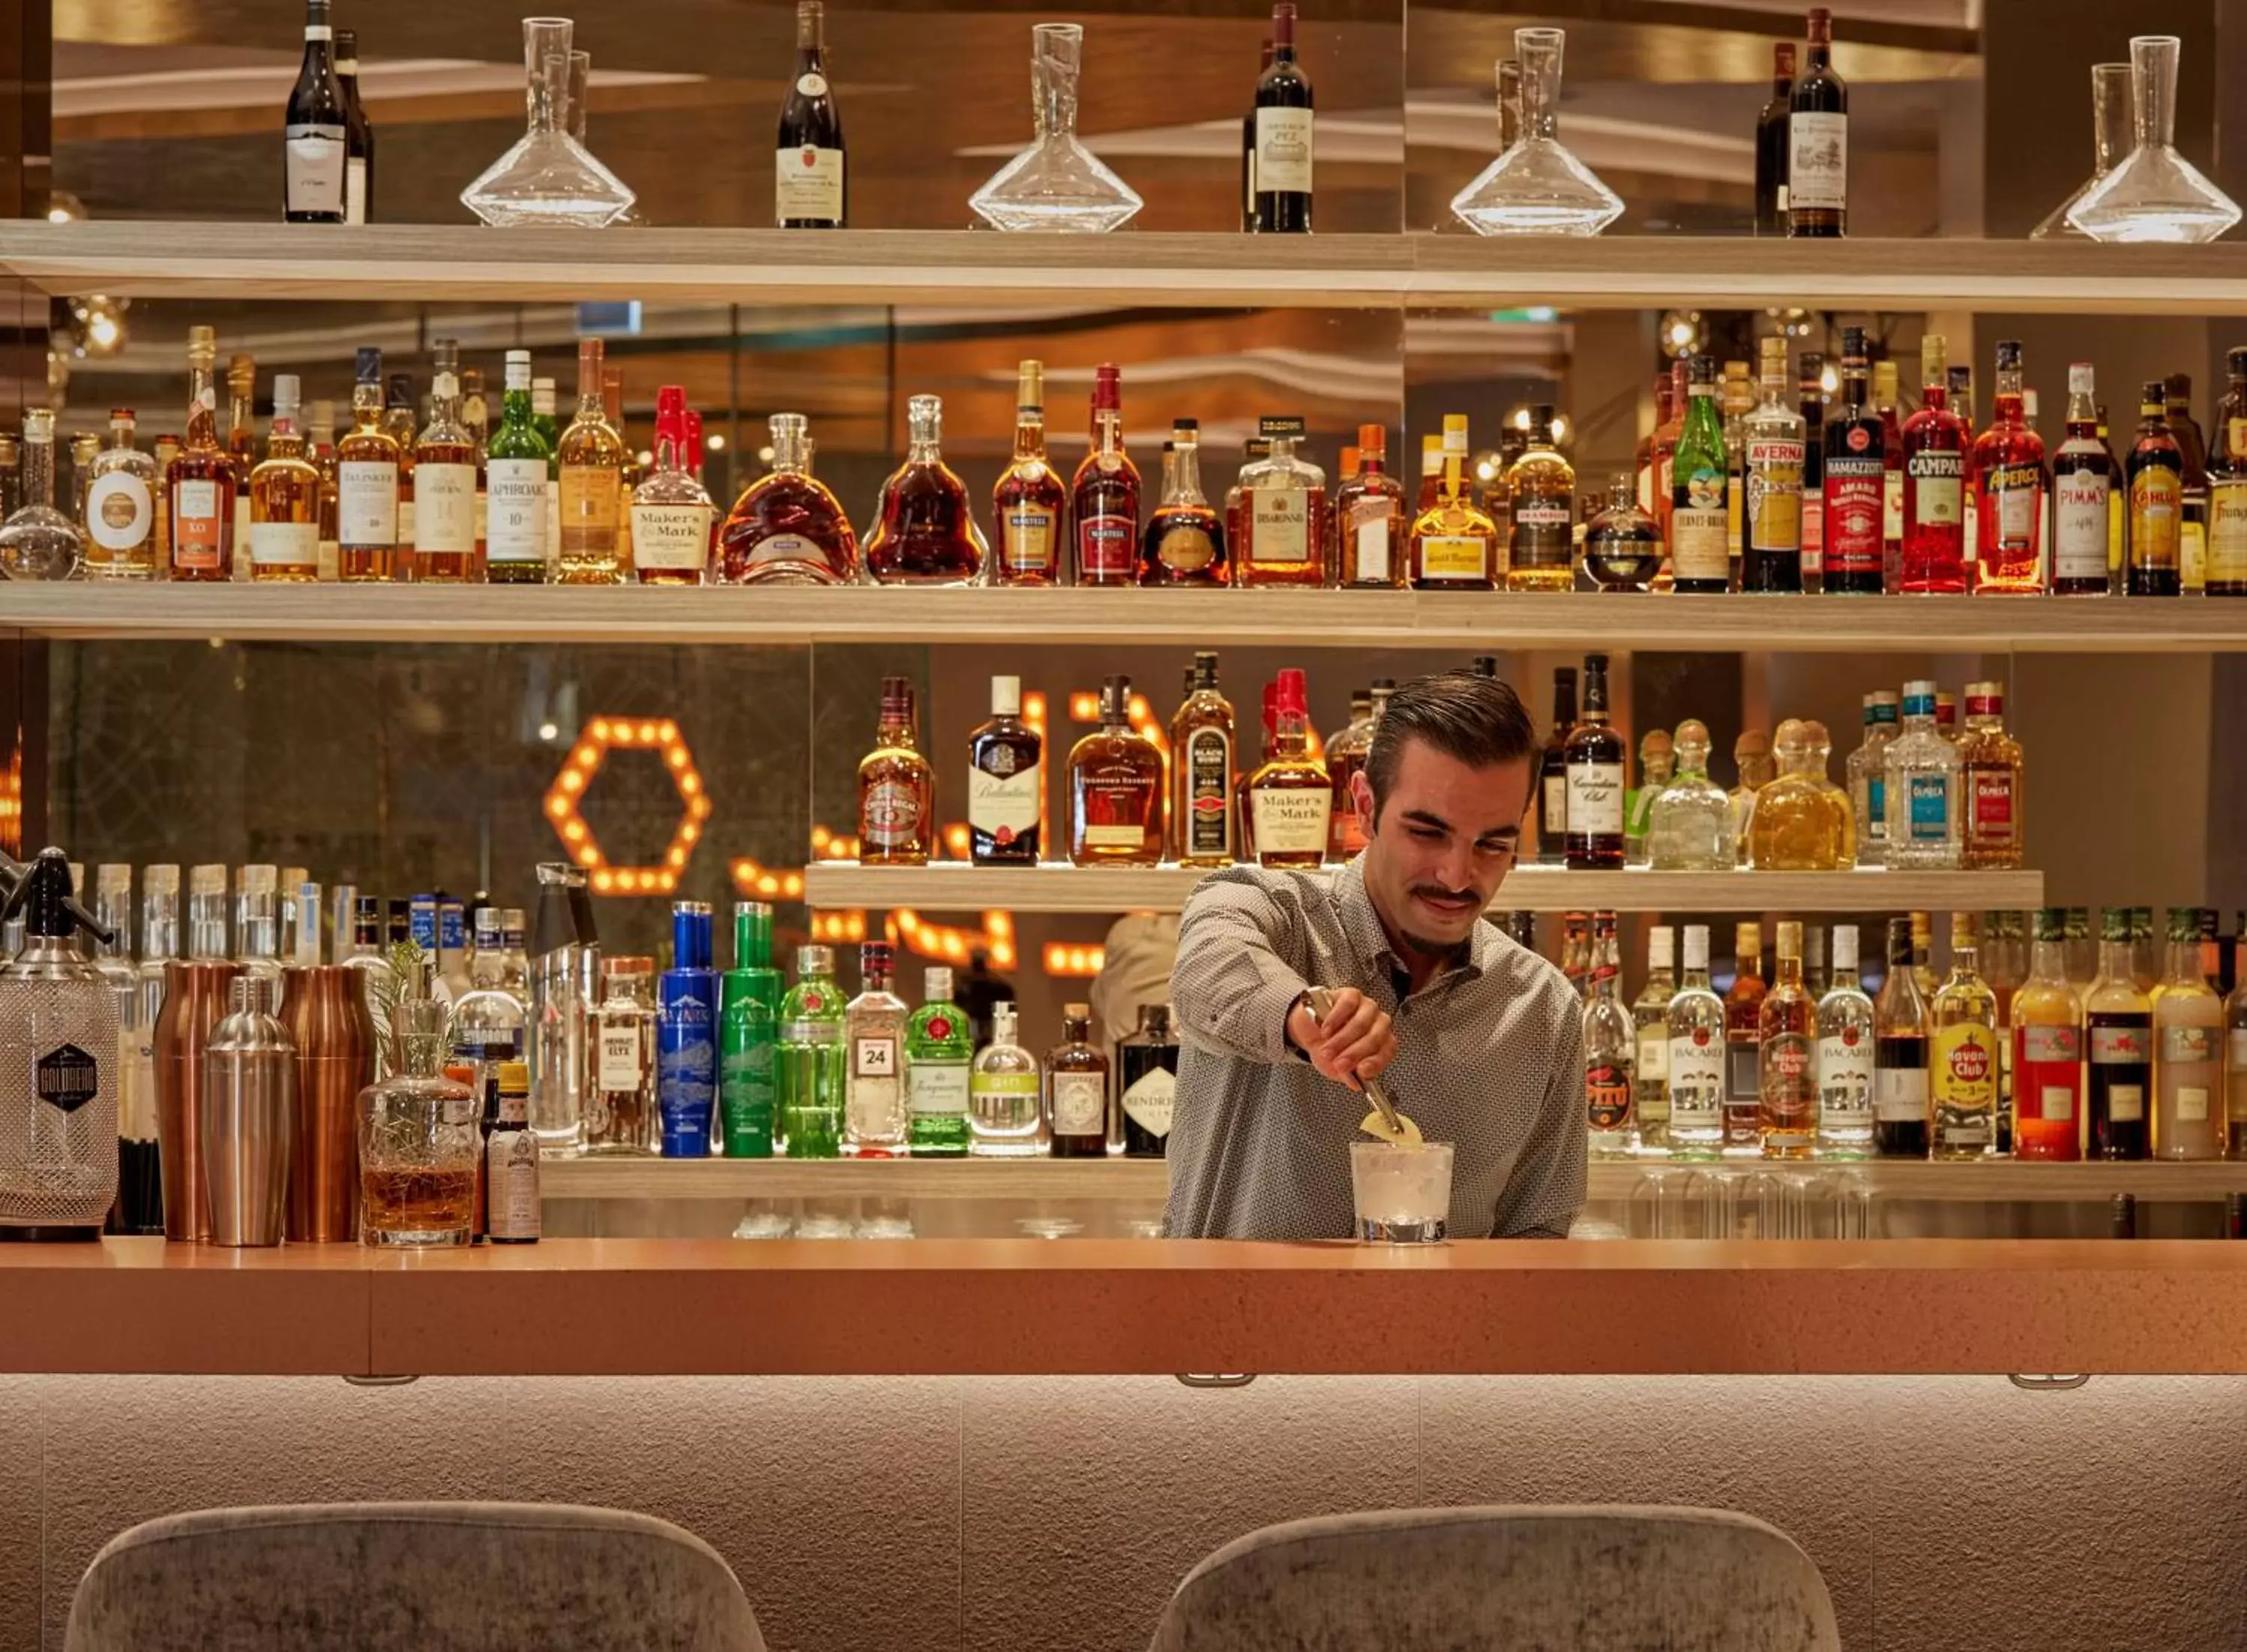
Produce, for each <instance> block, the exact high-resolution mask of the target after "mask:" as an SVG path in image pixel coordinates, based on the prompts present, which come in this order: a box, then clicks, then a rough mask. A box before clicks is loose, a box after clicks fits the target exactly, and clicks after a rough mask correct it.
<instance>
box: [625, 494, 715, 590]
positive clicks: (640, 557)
mask: <svg viewBox="0 0 2247 1652" xmlns="http://www.w3.org/2000/svg"><path fill="white" fill-rule="evenodd" d="M709 560H710V507H709V506H707V505H701V504H685V505H649V504H643V503H641V502H639V500H638V499H634V500H633V501H632V565H633V566H634V567H635V568H645V569H647V570H650V571H651V572H656V573H693V574H698V575H699V574H700V572H701V571H702V568H703V565H704V564H705V563H707V562H708V561H709Z"/></svg>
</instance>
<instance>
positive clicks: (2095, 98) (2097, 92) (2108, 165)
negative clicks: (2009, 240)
mask: <svg viewBox="0 0 2247 1652" xmlns="http://www.w3.org/2000/svg"><path fill="white" fill-rule="evenodd" d="M2129 153H2130V65H2128V64H2127V63H2094V64H2093V65H2091V175H2090V176H2089V177H2088V178H2086V179H2085V180H2084V181H2083V182H2082V183H2081V184H2080V185H2079V186H2078V187H2077V188H2076V191H2075V193H2074V194H2073V195H2070V196H2068V198H2067V199H2066V200H2065V201H2061V202H2060V203H2059V205H2058V206H2056V207H2054V208H2052V210H2051V212H2049V213H2047V214H2046V215H2045V221H2044V222H2042V223H2040V224H2039V225H2038V226H2037V227H2036V228H2035V229H2032V230H2030V231H2029V239H2030V240H2031V241H2049V240H2052V238H2053V237H2055V236H2059V237H2062V238H2064V239H2066V240H2070V241H2081V240H2083V239H2084V238H2085V237H2084V234H2083V231H2081V230H2080V229H2077V228H2076V227H2075V226H2074V225H2073V224H2072V223H2070V222H2068V221H2067V215H2068V214H2069V213H2071V212H2073V211H2074V210H2075V205H2076V203H2077V202H2078V201H2081V200H2082V199H2083V198H2084V196H2086V195H2089V194H2090V193H2091V192H2092V191H2093V189H2096V188H2098V187H2099V185H2100V181H2101V180H2103V179H2104V178H2105V177H2106V176H2107V174H2108V173H2110V172H2112V171H2114V168H2115V167H2117V166H2119V165H2121V160H2122V157H2123V156H2124V155H2126V154H2129Z"/></svg>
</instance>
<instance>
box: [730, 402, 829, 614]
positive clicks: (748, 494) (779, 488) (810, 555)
mask: <svg viewBox="0 0 2247 1652" xmlns="http://www.w3.org/2000/svg"><path fill="white" fill-rule="evenodd" d="M770 423H771V427H772V439H773V461H772V462H773V468H772V470H771V471H770V473H769V474H766V475H762V476H760V477H758V478H757V479H756V480H755V481H753V482H751V483H750V484H749V485H748V487H747V488H744V489H743V490H742V492H741V497H740V498H739V499H737V500H736V501H734V509H733V510H732V511H731V512H730V513H728V514H727V517H726V525H725V527H724V528H723V529H721V531H720V533H719V535H718V560H719V567H720V570H721V578H722V580H723V582H724V583H725V584H729V585H761V584H775V585H850V584H857V579H858V536H857V534H856V533H854V532H853V531H852V530H851V527H850V518H849V517H848V516H846V515H843V507H842V505H841V504H840V503H839V502H837V500H836V497H835V495H833V494H832V493H831V492H830V491H829V490H828V487H827V484H826V483H824V482H823V481H820V480H819V479H818V478H817V477H816V476H814V475H813V474H811V437H810V433H809V426H808V421H807V420H805V418H804V416H803V414H802V413H775V414H774V415H773V416H772V419H771V421H770Z"/></svg>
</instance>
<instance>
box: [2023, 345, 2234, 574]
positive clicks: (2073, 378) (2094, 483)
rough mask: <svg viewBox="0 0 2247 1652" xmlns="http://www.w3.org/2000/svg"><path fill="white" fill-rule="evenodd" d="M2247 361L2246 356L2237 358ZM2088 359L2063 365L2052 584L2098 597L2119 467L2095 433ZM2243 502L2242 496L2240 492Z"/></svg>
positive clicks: (2096, 411)
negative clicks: (2063, 429) (2063, 424)
mask: <svg viewBox="0 0 2247 1652" xmlns="http://www.w3.org/2000/svg"><path fill="white" fill-rule="evenodd" d="M2242 365H2247V361H2243V363H2242ZM2093 397H2094V390H2093V377H2092V370H2091V364H2090V363H2089V362H2087V361H2079V362H2076V363H2073V365H2070V366H2069V368H2068V370H2067V437H2066V440H2064V441H2063V442H2061V443H2060V446H2059V451H2058V452H2057V453H2055V454H2052V592H2053V594H2054V595H2056V596H2061V597H2104V596H2105V595H2107V590H2108V589H2109V569H2108V561H2109V556H2110V550H2111V544H2110V542H2111V538H2112V534H2113V528H2114V495H2115V494H2116V492H2117V491H2118V488H2117V484H2118V482H2119V481H2120V480H2121V470H2120V468H2118V467H2117V466H2116V464H2115V463H2114V454H2112V453H2110V452H2109V451H2108V450H2107V443H2106V440H2104V438H2102V437H2101V436H2100V433H2099V409H2098V406H2097V403H2096V402H2095V400H2094V399H2093ZM2242 502H2243V505H2247V496H2243V501H2242Z"/></svg>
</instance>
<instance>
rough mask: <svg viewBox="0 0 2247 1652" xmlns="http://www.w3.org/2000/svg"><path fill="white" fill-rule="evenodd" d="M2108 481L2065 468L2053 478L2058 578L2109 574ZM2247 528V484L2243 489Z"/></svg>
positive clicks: (2092, 472)
mask: <svg viewBox="0 0 2247 1652" xmlns="http://www.w3.org/2000/svg"><path fill="white" fill-rule="evenodd" d="M2107 489H2108V482H2107V474H2106V473H2105V472H2103V471H2096V470H2064V471H2060V472H2058V473H2057V474H2054V475H2053V477H2052V577H2053V578H2055V579H2098V580H2103V579H2105V578H2106V577H2107V510H2108V504H2107ZM2240 492H2241V499H2240V504H2241V507H2242V511H2243V515H2242V521H2241V526H2242V528H2243V529H2247V488H2242V489H2241V490H2240Z"/></svg>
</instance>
